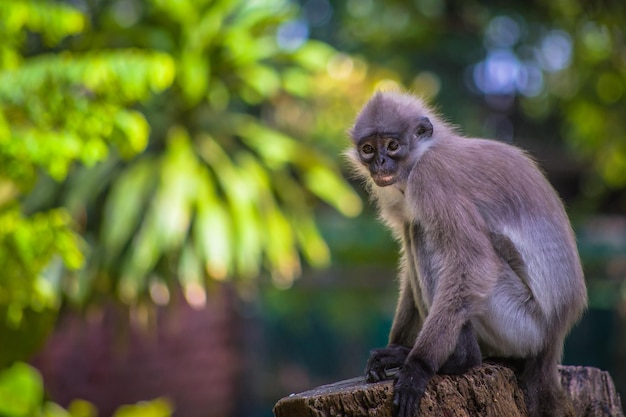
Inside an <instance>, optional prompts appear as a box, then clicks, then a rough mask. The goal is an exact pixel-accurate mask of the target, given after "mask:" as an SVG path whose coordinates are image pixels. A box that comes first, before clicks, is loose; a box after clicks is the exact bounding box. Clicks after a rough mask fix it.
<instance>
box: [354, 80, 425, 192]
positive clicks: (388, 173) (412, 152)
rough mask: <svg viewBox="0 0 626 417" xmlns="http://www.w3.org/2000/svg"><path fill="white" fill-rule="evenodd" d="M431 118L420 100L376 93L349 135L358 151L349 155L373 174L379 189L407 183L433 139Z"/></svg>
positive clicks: (389, 93)
mask: <svg viewBox="0 0 626 417" xmlns="http://www.w3.org/2000/svg"><path fill="white" fill-rule="evenodd" d="M429 116H430V111H429V110H428V109H427V108H426V106H425V105H424V104H423V103H422V102H421V101H420V100H419V99H418V98H416V97H413V96H411V95H408V94H402V93H391V92H384V93H381V92H379V93H376V94H375V95H374V96H373V97H372V98H371V99H370V100H369V101H368V102H367V104H366V105H365V106H364V107H363V109H362V110H361V112H360V113H359V115H358V116H357V118H356V122H355V124H354V126H353V128H352V129H351V130H350V132H349V134H350V137H351V138H352V142H353V144H354V148H353V149H352V150H350V151H348V156H349V157H350V158H351V159H352V160H353V162H355V163H356V165H357V168H360V169H359V171H361V172H363V171H364V169H366V170H367V171H369V175H370V176H371V178H372V180H373V181H374V183H375V184H376V185H377V186H379V187H386V186H388V185H392V184H395V183H398V182H403V181H405V180H406V179H407V177H408V175H409V173H410V172H411V169H412V168H413V166H414V164H415V163H416V162H417V160H418V159H419V157H420V156H421V154H422V153H423V152H424V151H425V150H426V149H427V148H428V146H429V142H430V141H431V140H432V136H433V125H432V123H431V121H430V118H429ZM359 165H360V166H359Z"/></svg>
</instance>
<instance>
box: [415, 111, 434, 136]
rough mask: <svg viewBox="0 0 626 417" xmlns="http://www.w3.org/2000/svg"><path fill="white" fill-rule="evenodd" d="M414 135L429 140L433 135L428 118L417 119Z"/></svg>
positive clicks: (431, 125)
mask: <svg viewBox="0 0 626 417" xmlns="http://www.w3.org/2000/svg"><path fill="white" fill-rule="evenodd" d="M415 134H416V135H417V137H418V138H429V137H431V136H432V135H433V124H432V123H431V122H430V119H428V117H426V116H422V117H420V118H419V119H417V126H416V127H415Z"/></svg>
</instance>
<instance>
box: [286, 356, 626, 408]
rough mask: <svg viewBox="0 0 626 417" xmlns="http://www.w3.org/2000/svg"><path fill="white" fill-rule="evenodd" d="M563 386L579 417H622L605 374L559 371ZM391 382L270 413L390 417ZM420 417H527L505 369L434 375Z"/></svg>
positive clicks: (304, 397) (331, 391)
mask: <svg viewBox="0 0 626 417" xmlns="http://www.w3.org/2000/svg"><path fill="white" fill-rule="evenodd" d="M560 372H561V381H562V383H563V387H564V388H565V390H566V392H567V393H568V395H569V396H570V398H571V399H572V403H573V405H574V409H575V411H576V415H577V417H600V416H611V417H624V414H623V411H622V407H621V403H620V399H619V396H618V395H617V393H616V391H615V387H614V386H613V381H612V380H611V377H610V376H609V374H608V373H607V372H603V371H600V370H599V369H596V368H590V367H580V366H561V367H560ZM392 398H393V382H391V381H385V382H380V383H376V384H368V383H366V382H365V381H364V379H363V378H362V377H360V378H353V379H349V380H346V381H341V382H336V383H334V384H330V385H323V386H321V387H318V388H315V389H313V390H310V391H306V392H303V393H301V394H291V395H290V396H289V397H285V398H283V399H281V400H280V401H278V403H277V404H276V406H275V407H274V415H275V416H276V417H309V416H310V417H314V416H320V417H321V416H323V417H330V416H349V417H361V416H362V417H368V416H371V417H393V407H392V404H391V402H392ZM419 416H420V417H441V416H443V417H469V416H484V417H501V416H508V417H526V416H527V414H526V406H525V405H524V394H523V393H522V391H521V389H520V388H519V387H518V385H517V380H516V378H515V374H514V373H513V371H512V370H511V369H509V368H506V367H504V366H501V365H496V364H485V365H483V366H481V367H479V368H474V369H472V370H470V371H469V372H467V373H465V374H463V375H458V376H446V375H436V376H435V377H434V378H433V379H432V381H431V382H430V383H429V385H428V387H427V389H426V393H425V394H424V397H423V398H422V401H421V403H420V410H419Z"/></svg>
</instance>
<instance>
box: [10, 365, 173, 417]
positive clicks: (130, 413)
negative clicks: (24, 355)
mask: <svg viewBox="0 0 626 417" xmlns="http://www.w3.org/2000/svg"><path fill="white" fill-rule="evenodd" d="M172 411H173V410H172V408H171V406H170V405H169V404H168V403H167V401H165V400H162V399H156V400H153V401H146V402H142V403H138V404H135V405H125V406H122V407H120V408H119V409H118V410H117V411H116V412H115V414H113V417H168V416H171V415H172ZM0 415H2V416H3V417H96V416H97V410H96V409H95V408H94V406H93V405H92V404H90V403H89V402H87V401H83V400H75V401H73V402H72V403H71V404H70V405H69V406H68V407H67V409H64V408H62V407H61V406H60V405H58V404H56V403H54V402H52V401H46V400H45V398H44V392H43V380H42V379H41V375H39V372H38V371H37V370H36V369H35V368H33V367H31V366H30V365H27V364H25V363H23V362H15V363H14V364H13V365H11V367H9V368H7V369H5V370H4V371H2V372H0Z"/></svg>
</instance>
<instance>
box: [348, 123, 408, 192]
mask: <svg viewBox="0 0 626 417" xmlns="http://www.w3.org/2000/svg"><path fill="white" fill-rule="evenodd" d="M408 145H409V144H408V143H407V142H406V141H405V140H403V139H402V138H401V137H399V136H391V135H384V136H372V137H368V138H365V139H363V140H361V141H359V142H358V143H357V144H356V147H357V151H358V154H359V158H360V159H361V162H362V163H363V164H364V165H366V166H367V167H368V168H369V172H370V175H371V176H372V179H373V180H374V183H376V185H378V186H379V187H386V186H388V185H392V184H394V183H396V182H397V181H398V180H401V179H403V178H400V177H401V176H402V175H400V173H401V169H400V167H401V166H402V163H403V162H405V159H406V157H407V155H408V153H409V146H408Z"/></svg>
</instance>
